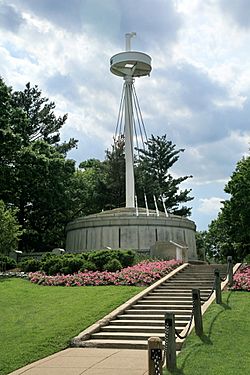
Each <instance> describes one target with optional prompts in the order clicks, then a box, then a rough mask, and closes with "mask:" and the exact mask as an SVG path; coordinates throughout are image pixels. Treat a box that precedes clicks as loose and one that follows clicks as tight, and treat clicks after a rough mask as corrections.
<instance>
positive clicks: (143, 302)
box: [79, 264, 226, 350]
mask: <svg viewBox="0 0 250 375" xmlns="http://www.w3.org/2000/svg"><path fill="white" fill-rule="evenodd" d="M216 268H217V269H220V272H221V276H222V277H224V276H225V273H226V265H195V264H189V265H188V266H187V267H186V268H184V269H183V270H181V271H180V272H178V273H176V274H175V275H174V276H173V277H171V278H170V279H168V280H167V281H166V282H163V283H162V284H160V285H159V286H158V287H156V288H155V289H153V290H152V291H151V292H149V293H148V294H146V295H145V296H144V297H142V298H141V299H140V300H138V301H137V302H136V303H135V304H133V305H132V306H130V308H129V309H127V310H125V311H124V313H122V314H120V315H118V316H116V317H115V318H114V319H113V320H111V321H110V322H109V323H108V324H107V325H106V326H103V327H101V329H100V331H99V332H96V333H93V334H92V335H91V336H90V339H88V340H85V341H81V342H80V343H79V346H81V347H96V348H127V349H132V348H133V349H147V346H148V345H147V340H148V338H149V337H151V336H158V337H160V338H161V339H162V340H164V323H165V322H164V316H165V313H166V311H168V312H173V313H174V314H175V325H176V329H177V330H178V331H179V332H181V331H182V330H183V329H184V328H185V326H186V325H187V324H188V323H189V321H190V316H191V313H192V288H196V289H200V293H201V297H202V298H206V297H207V296H208V295H209V294H210V292H211V289H212V287H213V283H214V270H215V269H216ZM177 350H180V343H177Z"/></svg>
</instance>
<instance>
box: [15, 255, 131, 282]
mask: <svg viewBox="0 0 250 375" xmlns="http://www.w3.org/2000/svg"><path fill="white" fill-rule="evenodd" d="M134 259H135V252H134V251H132V250H96V251H91V252H84V253H79V254H71V253H67V254H63V255H55V254H52V253H47V254H45V255H44V256H43V257H42V259H41V260H40V261H39V260H37V259H27V260H24V261H23V262H22V263H21V264H20V267H21V269H22V271H25V272H36V271H42V272H44V273H46V274H47V275H50V276H52V275H57V274H64V275H68V274H74V273H76V272H79V271H81V272H84V271H85V270H88V271H111V272H115V271H119V270H121V269H122V268H125V267H128V266H131V265H132V264H133V262H134Z"/></svg>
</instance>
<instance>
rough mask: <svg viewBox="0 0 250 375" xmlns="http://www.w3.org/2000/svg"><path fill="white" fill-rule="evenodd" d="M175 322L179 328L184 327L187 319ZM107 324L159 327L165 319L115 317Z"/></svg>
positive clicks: (163, 323) (163, 324)
mask: <svg viewBox="0 0 250 375" xmlns="http://www.w3.org/2000/svg"><path fill="white" fill-rule="evenodd" d="M175 323H176V324H177V323H178V326H179V327H181V328H184V327H185V326H186V324H187V320H184V321H181V320H178V321H177V322H175ZM109 326H116V327H118V326H119V327H120V326H121V327H124V326H130V327H133V326H137V327H141V326H143V327H145V326H147V327H148V326H150V327H158V326H159V327H160V326H165V320H164V318H163V319H159V320H148V319H144V320H138V319H130V320H129V319H128V320H125V319H123V320H122V319H119V320H118V319H116V320H112V321H111V322H110V323H109Z"/></svg>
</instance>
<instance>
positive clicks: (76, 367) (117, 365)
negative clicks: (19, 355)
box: [9, 348, 148, 375]
mask: <svg viewBox="0 0 250 375" xmlns="http://www.w3.org/2000/svg"><path fill="white" fill-rule="evenodd" d="M147 367H148V360H147V350H132V349H97V348H69V349H66V350H63V351H61V352H59V353H56V354H53V355H51V356H49V357H47V358H44V359H41V360H39V361H37V362H34V363H31V364H30V365H28V366H25V367H23V368H21V369H19V370H16V371H14V372H12V373H10V374H9V375H21V374H24V375H81V374H84V375H146V374H147V373H148V370H147Z"/></svg>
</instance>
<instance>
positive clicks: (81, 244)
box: [66, 208, 197, 259]
mask: <svg viewBox="0 0 250 375" xmlns="http://www.w3.org/2000/svg"><path fill="white" fill-rule="evenodd" d="M195 229H196V226H195V223H194V222H193V221H191V220H189V219H187V218H184V217H181V216H175V215H170V216H168V217H166V215H165V213H163V212H159V215H158V216H157V214H156V212H155V211H153V210H150V211H149V215H147V213H146V210H145V209H143V208H140V209H139V210H138V213H136V210H135V209H134V208H116V209H114V210H110V211H103V212H100V213H98V214H94V215H89V216H84V217H80V218H78V219H76V220H74V221H72V222H70V223H69V224H68V225H67V227H66V233H67V237H66V250H67V251H70V252H82V251H90V250H99V249H104V248H112V249H133V250H137V251H140V252H149V251H150V248H151V249H152V247H154V246H155V245H156V244H157V243H161V244H162V243H164V242H165V243H169V241H170V242H171V243H173V242H174V243H176V244H180V245H181V246H183V247H185V246H186V248H187V252H188V259H197V252H196V242H195Z"/></svg>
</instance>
